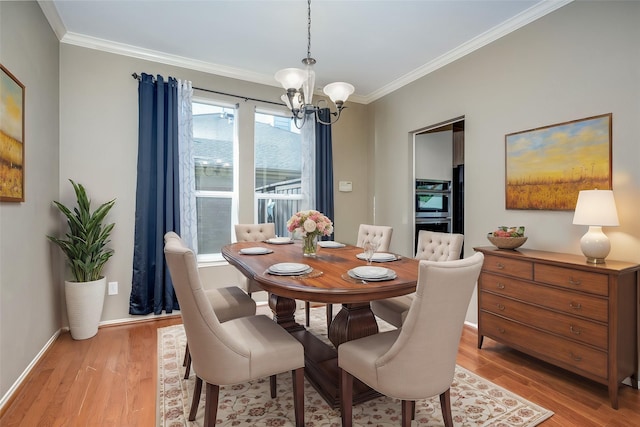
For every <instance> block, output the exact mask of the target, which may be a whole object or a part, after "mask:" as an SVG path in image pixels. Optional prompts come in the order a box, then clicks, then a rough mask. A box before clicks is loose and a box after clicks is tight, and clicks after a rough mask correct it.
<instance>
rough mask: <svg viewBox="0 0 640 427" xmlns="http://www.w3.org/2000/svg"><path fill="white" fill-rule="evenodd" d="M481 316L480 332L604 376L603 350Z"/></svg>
mask: <svg viewBox="0 0 640 427" xmlns="http://www.w3.org/2000/svg"><path fill="white" fill-rule="evenodd" d="M480 318H481V324H482V329H483V330H482V332H481V333H482V335H485V336H488V337H492V338H495V339H496V340H497V341H500V342H502V343H505V344H508V345H510V346H513V347H514V348H516V349H524V350H525V351H526V352H527V353H529V354H532V355H533V356H537V357H541V358H543V359H545V360H547V361H550V362H552V363H557V364H558V365H560V366H562V367H564V368H566V369H569V370H571V371H574V372H576V373H579V374H581V373H589V374H592V375H595V376H596V377H599V378H601V379H604V380H606V379H607V376H608V374H607V353H606V352H604V351H599V350H596V349H593V348H589V347H586V346H584V345H581V344H578V343H576V342H573V341H567V340H565V339H564V338H560V337H556V336H554V335H550V334H547V333H544V332H541V331H538V330H536V329H532V328H529V327H527V326H524V325H520V324H518V323H515V322H511V321H509V320H506V319H502V318H500V317H497V316H494V315H492V314H489V313H486V312H481V313H480Z"/></svg>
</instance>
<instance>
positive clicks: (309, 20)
mask: <svg viewBox="0 0 640 427" xmlns="http://www.w3.org/2000/svg"><path fill="white" fill-rule="evenodd" d="M307 58H311V0H307Z"/></svg>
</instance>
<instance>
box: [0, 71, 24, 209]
mask: <svg viewBox="0 0 640 427" xmlns="http://www.w3.org/2000/svg"><path fill="white" fill-rule="evenodd" d="M0 69H1V72H0V201H5V202H22V201H24V86H23V85H22V83H20V82H19V81H18V80H17V79H16V78H15V77H14V76H13V75H12V74H11V73H10V72H9V71H8V70H7V69H6V68H4V67H3V66H2V65H0Z"/></svg>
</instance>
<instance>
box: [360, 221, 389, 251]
mask: <svg viewBox="0 0 640 427" xmlns="http://www.w3.org/2000/svg"><path fill="white" fill-rule="evenodd" d="M392 234H393V227H389V226H386V225H369V224H360V228H359V229H358V240H357V243H356V246H358V247H360V248H361V247H363V246H364V242H366V241H367V240H369V241H373V242H377V243H378V252H386V251H388V250H389V246H390V245H391V235H392Z"/></svg>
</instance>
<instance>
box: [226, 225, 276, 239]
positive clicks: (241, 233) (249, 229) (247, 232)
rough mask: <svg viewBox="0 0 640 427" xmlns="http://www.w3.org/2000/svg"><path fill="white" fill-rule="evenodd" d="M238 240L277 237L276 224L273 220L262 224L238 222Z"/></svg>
mask: <svg viewBox="0 0 640 427" xmlns="http://www.w3.org/2000/svg"><path fill="white" fill-rule="evenodd" d="M235 230H236V241H237V242H262V241H264V240H267V239H271V238H272V237H276V225H275V224H274V223H271V222H267V223H262V224H236V226H235Z"/></svg>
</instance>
